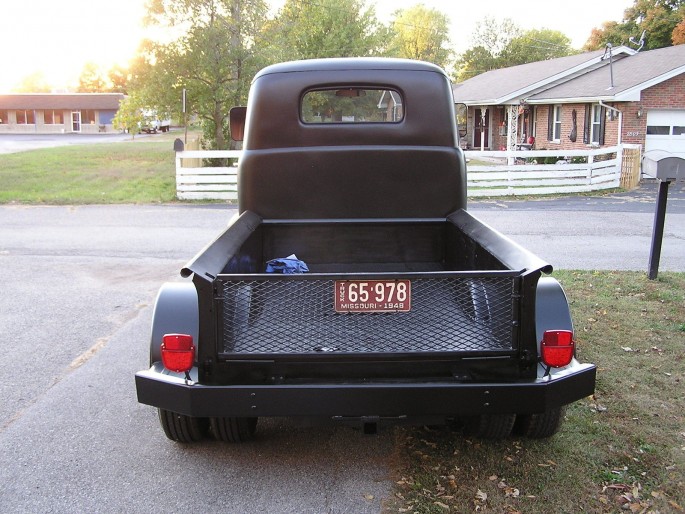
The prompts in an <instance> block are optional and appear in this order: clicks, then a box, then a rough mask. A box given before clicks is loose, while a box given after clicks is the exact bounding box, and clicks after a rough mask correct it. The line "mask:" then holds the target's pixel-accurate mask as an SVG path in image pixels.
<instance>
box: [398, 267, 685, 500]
mask: <svg viewBox="0 0 685 514" xmlns="http://www.w3.org/2000/svg"><path fill="white" fill-rule="evenodd" d="M555 276H556V277H557V278H558V279H559V280H560V282H562V284H563V285H564V287H565V289H566V292H567V295H568V297H569V300H570V303H571V309H572V312H573V317H574V325H575V332H576V339H577V343H578V347H579V358H580V360H581V361H583V362H593V363H595V364H597V367H598V378H597V387H596V394H595V395H594V396H593V397H591V398H586V399H585V400H583V401H580V402H577V403H575V404H573V405H571V406H570V407H569V408H568V409H567V411H566V419H565V422H564V424H563V425H562V428H561V430H560V432H559V433H558V434H557V435H555V436H554V437H552V438H550V439H546V440H530V439H521V438H511V439H508V440H504V441H498V442H491V441H481V440H478V439H473V438H466V437H464V436H462V435H461V434H459V433H454V432H450V431H449V430H447V429H428V428H420V429H418V428H417V429H403V430H398V432H397V434H398V445H397V446H398V455H397V462H399V463H401V464H400V465H399V469H398V471H397V476H396V482H397V485H396V491H395V497H394V498H393V499H392V501H391V502H389V503H388V505H387V509H386V510H387V512H421V513H446V512H460V513H461V512H481V511H484V512H497V513H516V512H520V513H540V514H543V513H544V514H547V513H550V512H555V513H556V512H564V513H567V512H568V513H573V512H599V513H604V512H607V513H609V512H612V513H613V512H652V513H656V512H661V513H665V512H683V507H685V388H684V385H685V273H660V274H659V279H658V280H656V281H650V280H647V278H646V276H645V274H644V273H637V272H635V273H632V272H620V273H619V272H592V271H565V272H564V271H562V272H556V271H555Z"/></svg>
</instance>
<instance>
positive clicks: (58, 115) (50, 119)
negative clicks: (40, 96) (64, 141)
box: [43, 110, 64, 125]
mask: <svg viewBox="0 0 685 514" xmlns="http://www.w3.org/2000/svg"><path fill="white" fill-rule="evenodd" d="M43 123H45V124H46V125H63V124H64V119H63V118H62V111H53V110H48V111H44V113H43Z"/></svg>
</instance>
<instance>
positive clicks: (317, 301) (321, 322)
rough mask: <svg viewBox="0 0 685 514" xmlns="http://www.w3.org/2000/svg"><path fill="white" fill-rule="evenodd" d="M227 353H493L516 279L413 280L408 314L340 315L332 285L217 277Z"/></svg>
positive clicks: (506, 341) (509, 321) (499, 346)
mask: <svg viewBox="0 0 685 514" xmlns="http://www.w3.org/2000/svg"><path fill="white" fill-rule="evenodd" d="M219 279H220V281H222V282H223V283H222V286H221V288H220V290H219V294H220V298H219V304H220V309H221V310H222V312H223V316H222V317H223V326H222V327H221V329H222V330H223V342H224V353H232V354H270V353H276V354H283V353H287V354H312V353H323V352H331V353H369V352H372V353H405V352H493V351H510V350H512V349H513V347H512V327H513V320H514V318H513V312H514V307H513V300H512V294H513V291H514V281H515V277H511V276H496V277H488V278H462V277H449V278H421V279H412V310H411V311H410V312H397V313H353V314H342V313H336V312H335V310H334V304H333V298H334V287H335V280H332V279H326V280H320V279H307V280H288V279H280V280H238V279H236V280H233V279H231V280H227V279H225V278H224V277H219Z"/></svg>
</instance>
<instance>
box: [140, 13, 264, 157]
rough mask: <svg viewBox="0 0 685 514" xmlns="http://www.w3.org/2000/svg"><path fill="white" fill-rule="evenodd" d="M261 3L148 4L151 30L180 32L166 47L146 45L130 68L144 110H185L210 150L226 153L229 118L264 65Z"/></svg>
mask: <svg viewBox="0 0 685 514" xmlns="http://www.w3.org/2000/svg"><path fill="white" fill-rule="evenodd" d="M266 13H267V6H266V3H265V2H264V1H263V0H249V1H247V0H151V1H150V2H149V3H148V16H147V21H148V23H150V24H154V25H158V26H165V27H174V28H176V29H177V30H179V29H182V30H183V33H182V35H181V36H180V37H179V38H178V39H177V40H175V41H172V42H171V43H166V44H161V43H155V42H151V41H147V42H145V43H144V45H142V46H141V49H140V51H139V58H138V59H137V60H136V62H135V63H134V65H133V67H132V68H133V70H132V79H131V86H132V89H134V90H135V91H137V92H138V94H139V95H140V98H141V100H142V101H144V102H147V104H148V105H147V107H148V108H155V109H157V110H158V111H159V112H164V111H166V110H173V111H175V112H178V111H179V110H180V108H179V107H180V102H181V90H182V89H184V88H185V89H187V91H188V103H187V106H188V108H189V110H190V111H191V112H192V113H194V114H196V115H197V116H198V117H199V118H200V119H201V120H202V122H203V127H204V129H205V136H206V139H207V141H208V146H209V147H210V148H218V149H226V148H227V147H228V143H229V137H228V112H229V110H230V108H231V107H232V106H234V105H240V104H244V102H245V101H246V99H247V90H248V87H249V83H250V80H251V78H252V76H253V75H254V74H255V73H256V71H257V70H258V69H260V68H261V67H263V66H264V65H265V64H266V59H265V58H264V52H263V49H264V48H265V43H264V42H263V41H262V39H261V36H262V33H263V29H264V26H265V22H266Z"/></svg>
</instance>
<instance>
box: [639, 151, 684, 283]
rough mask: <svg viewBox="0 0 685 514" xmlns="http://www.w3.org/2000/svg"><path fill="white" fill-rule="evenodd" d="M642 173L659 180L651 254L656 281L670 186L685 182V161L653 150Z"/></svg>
mask: <svg viewBox="0 0 685 514" xmlns="http://www.w3.org/2000/svg"><path fill="white" fill-rule="evenodd" d="M642 173H644V174H645V175H649V176H650V177H654V178H656V179H658V180H659V181H660V182H659V192H658V193H657V197H656V211H655V212H654V229H653V230H652V247H651V249H650V252H649V278H650V280H654V279H655V278H656V277H657V273H659V259H660V258H661V241H662V239H663V237H664V223H665V220H666V202H667V200H668V186H669V184H670V183H671V182H677V181H680V180H685V159H683V158H682V157H676V156H675V155H673V154H672V153H670V152H665V151H663V150H651V151H649V152H646V153H645V156H644V158H643V161H642Z"/></svg>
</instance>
